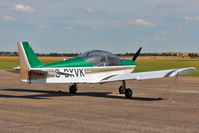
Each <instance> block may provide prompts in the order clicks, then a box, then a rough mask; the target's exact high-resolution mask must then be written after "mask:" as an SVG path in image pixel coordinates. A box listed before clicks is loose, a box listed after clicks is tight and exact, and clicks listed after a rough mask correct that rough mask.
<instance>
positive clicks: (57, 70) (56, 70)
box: [55, 69, 60, 78]
mask: <svg viewBox="0 0 199 133" xmlns="http://www.w3.org/2000/svg"><path fill="white" fill-rule="evenodd" d="M55 72H57V73H58V72H59V69H55ZM56 77H57V78H59V77H60V75H59V74H57V75H56Z"/></svg>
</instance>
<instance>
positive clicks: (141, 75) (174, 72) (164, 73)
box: [101, 67, 196, 82]
mask: <svg viewBox="0 0 199 133" xmlns="http://www.w3.org/2000/svg"><path fill="white" fill-rule="evenodd" d="M195 70H196V68H195V67H190V68H180V69H169V70H160V71H149V72H138V73H129V74H122V75H112V76H109V77H105V78H103V79H102V80H101V82H111V81H122V80H132V79H134V80H144V79H154V78H164V77H174V76H178V75H185V74H189V73H192V72H194V71H195Z"/></svg>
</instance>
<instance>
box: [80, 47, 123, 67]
mask: <svg viewBox="0 0 199 133" xmlns="http://www.w3.org/2000/svg"><path fill="white" fill-rule="evenodd" d="M78 57H82V58H84V59H86V60H87V61H88V62H90V63H91V64H92V65H93V66H119V65H121V61H120V58H118V57H117V56H116V55H114V54H112V53H110V52H107V51H103V50H92V51H88V52H85V53H83V54H80V55H79V56H78Z"/></svg>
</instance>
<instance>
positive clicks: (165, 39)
mask: <svg viewBox="0 0 199 133" xmlns="http://www.w3.org/2000/svg"><path fill="white" fill-rule="evenodd" d="M154 40H156V41H167V40H170V39H169V38H167V37H159V36H155V37H154Z"/></svg>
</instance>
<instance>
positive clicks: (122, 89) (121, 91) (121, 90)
mask: <svg viewBox="0 0 199 133" xmlns="http://www.w3.org/2000/svg"><path fill="white" fill-rule="evenodd" d="M119 93H120V94H124V93H125V89H124V87H123V86H120V88H119Z"/></svg>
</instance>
